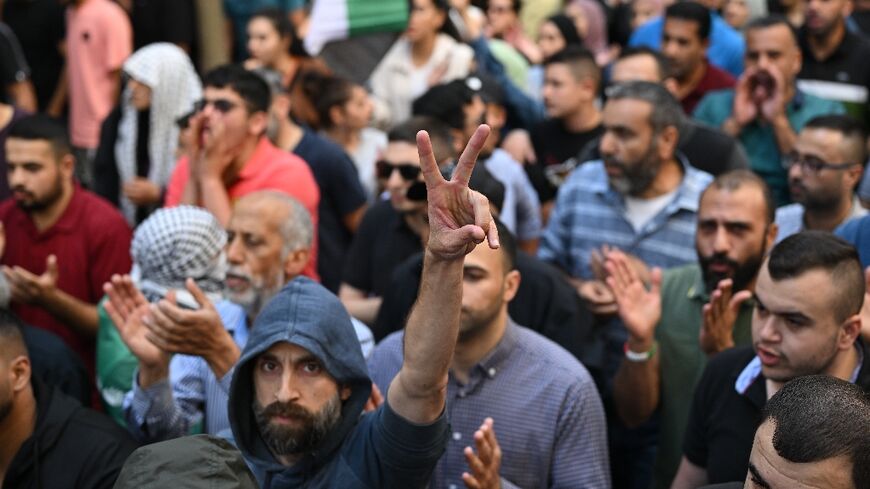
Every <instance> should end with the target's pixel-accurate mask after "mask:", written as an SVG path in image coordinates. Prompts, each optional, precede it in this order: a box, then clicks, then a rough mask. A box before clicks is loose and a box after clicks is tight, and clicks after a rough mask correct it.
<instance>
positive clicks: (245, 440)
mask: <svg viewBox="0 0 870 489" xmlns="http://www.w3.org/2000/svg"><path fill="white" fill-rule="evenodd" d="M282 341H283V342H287V343H292V344H294V345H297V346H301V347H302V348H305V349H306V350H308V351H309V352H311V353H312V354H313V355H314V356H315V357H317V358H318V359H319V360H320V362H321V363H322V364H323V366H324V368H326V371H327V372H329V374H330V375H331V376H332V377H333V378H334V379H335V380H336V382H337V383H338V384H339V388H341V387H342V386H348V387H350V388H351V394H350V397H349V398H348V399H347V400H346V401H344V402H343V403H342V409H341V421H339V424H338V425H337V426H336V428H335V429H334V430H333V432H332V433H330V434H329V435H328V436H327V437H326V438H325V439H324V440H323V442H322V443H321V445H320V447H318V449H317V450H316V451H315V452H313V453H310V454H308V456H306V457H304V458H303V459H301V460H300V461H299V462H298V463H297V464H296V465H294V466H293V467H284V466H283V465H281V464H280V463H279V462H278V461H277V460H276V459H275V457H274V456H273V455H272V453H271V452H270V451H269V448H268V447H267V445H266V442H265V441H263V439H262V437H261V436H260V431H259V428H258V427H257V422H256V420H255V418H254V412H253V408H252V403H253V401H254V399H255V393H254V378H253V374H254V370H253V369H254V365H255V360H256V359H257V357H258V356H259V355H260V354H261V353H263V352H265V351H266V350H268V349H269V348H271V347H272V345H274V344H276V343H279V342H282ZM370 394H371V379H370V378H369V374H368V369H367V368H366V363H365V359H364V358H363V355H362V350H361V349H360V345H359V341H358V340H357V337H356V333H355V332H354V329H353V325H352V324H351V321H350V316H349V315H348V313H347V311H346V310H345V308H344V306H343V305H342V304H341V302H340V301H339V300H338V297H336V296H335V295H333V294H332V293H331V292H329V291H328V290H327V289H326V288H324V287H323V286H321V285H320V284H318V283H316V282H314V281H313V280H311V279H309V278H306V277H297V278H295V279H293V280H291V281H290V283H288V284H287V285H286V286H285V287H284V288H283V289H282V290H281V292H279V293H278V294H277V295H276V296H275V297H273V298H272V300H270V301H269V303H268V304H266V307H264V308H263V310H262V311H261V312H260V314H259V315H258V316H257V318H256V320H255V321H254V325H253V328H252V329H251V334H250V337H249V338H248V342H247V344H246V345H245V349H244V351H242V355H241V357H240V358H239V363H238V364H237V366H236V369H235V373H234V374H233V381H232V384H231V386H230V400H229V418H230V427H231V428H232V430H233V438H234V439H235V442H236V445H237V446H238V447H239V449H240V450H241V452H242V454H243V455H244V456H245V459H246V460H247V461H248V463H249V464H250V465H251V466H252V467H254V470H255V473H261V472H277V471H293V472H299V473H300V474H305V473H312V472H313V471H316V470H317V469H318V468H319V467H320V466H322V465H323V464H324V463H325V462H327V461H328V460H329V459H330V456H331V455H332V454H333V453H334V452H335V451H336V449H338V448H339V447H340V446H341V443H342V441H343V440H344V439H345V437H346V436H347V434H348V433H349V432H350V431H351V430H352V429H353V427H354V426H355V425H356V423H357V421H358V420H359V417H360V415H361V414H362V410H363V406H364V405H365V403H366V401H367V400H368V398H369V395H370ZM303 477H304V475H303Z"/></svg>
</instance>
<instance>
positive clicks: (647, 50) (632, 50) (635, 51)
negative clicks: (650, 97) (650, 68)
mask: <svg viewBox="0 0 870 489" xmlns="http://www.w3.org/2000/svg"><path fill="white" fill-rule="evenodd" d="M634 56H650V57H651V58H653V60H654V61H655V62H656V68H658V71H659V81H665V80H666V79H667V78H670V76H671V66H670V62H669V61H668V59H667V58H665V57H664V55H663V54H662V53H661V52H659V51H656V50H655V49H652V48H651V47H649V46H631V47H627V48H625V49H623V50H622V51H621V52H620V53H619V57H618V58H616V60H617V61H621V60H623V59H628V58H631V57H634Z"/></svg>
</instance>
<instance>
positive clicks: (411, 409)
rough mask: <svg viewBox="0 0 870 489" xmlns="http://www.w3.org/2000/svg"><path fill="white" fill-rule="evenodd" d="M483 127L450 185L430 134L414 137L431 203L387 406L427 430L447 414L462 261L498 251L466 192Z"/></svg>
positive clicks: (477, 202) (485, 214)
mask: <svg viewBox="0 0 870 489" xmlns="http://www.w3.org/2000/svg"><path fill="white" fill-rule="evenodd" d="M489 132H490V129H489V126H486V125H481V126H480V127H478V128H477V131H476V132H475V133H474V136H472V137H471V141H469V143H468V146H466V148H465V151H463V152H462V156H460V157H459V164H458V165H457V167H456V171H455V172H454V173H453V178H452V179H451V180H450V181H445V180H444V178H443V177H442V176H441V173H440V171H439V170H438V165H437V164H436V162H435V157H434V155H433V153H432V143H431V141H430V140H429V135H428V134H427V133H426V132H425V131H420V133H419V134H417V148H418V151H419V154H420V165H421V166H422V168H423V177H424V179H425V180H426V190H427V191H428V201H429V228H430V231H429V242H428V243H427V245H426V252H425V258H424V261H423V276H422V278H421V283H420V294H419V296H418V297H417V303H416V304H415V305H414V309H413V311H412V312H411V316H410V317H409V318H408V323H407V326H406V327H405V355H404V357H405V360H404V363H403V364H402V369H401V370H400V371H399V374H398V375H396V378H395V379H393V382H392V384H390V389H389V392H388V393H387V401H388V402H389V403H390V406H391V407H392V409H393V410H394V411H395V412H396V413H398V414H399V415H400V416H402V417H403V418H405V419H406V420H408V421H411V422H414V423H420V424H427V423H431V422H433V421H435V420H436V419H438V417H439V416H440V415H441V412H442V411H443V410H444V401H445V397H446V394H447V370H448V368H449V366H450V361H451V359H452V357H453V350H454V348H455V347H456V338H457V333H458V330H459V313H460V307H461V302H462V267H463V261H464V258H465V255H466V254H468V253H469V252H470V251H471V250H473V249H474V247H475V246H477V245H478V244H479V243H482V242H483V241H484V240H485V239H486V240H488V242H489V246H490V247H492V248H497V247H498V232H497V231H496V227H495V226H494V225H492V216H491V215H490V213H489V202H488V201H487V199H486V197H484V196H483V195H481V194H479V193H477V192H474V191H472V190H471V189H469V188H468V179H469V177H470V176H471V170H472V168H474V163H475V161H476V160H477V155H478V154H479V153H480V150H481V148H482V147H483V143H484V141H486V138H487V136H489Z"/></svg>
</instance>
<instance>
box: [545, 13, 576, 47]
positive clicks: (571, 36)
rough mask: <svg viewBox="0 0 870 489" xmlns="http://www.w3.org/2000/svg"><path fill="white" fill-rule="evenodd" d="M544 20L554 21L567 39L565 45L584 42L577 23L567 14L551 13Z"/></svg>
mask: <svg viewBox="0 0 870 489" xmlns="http://www.w3.org/2000/svg"><path fill="white" fill-rule="evenodd" d="M544 22H552V23H553V25H555V26H556V29H559V33H560V34H562V38H563V39H565V47H568V46H581V45H582V44H583V38H582V37H580V33H579V32H577V25H576V24H575V23H574V21H573V20H571V18H570V17H568V16H567V15H565V14H556V15H551V16H550V17H547V20H545V21H544Z"/></svg>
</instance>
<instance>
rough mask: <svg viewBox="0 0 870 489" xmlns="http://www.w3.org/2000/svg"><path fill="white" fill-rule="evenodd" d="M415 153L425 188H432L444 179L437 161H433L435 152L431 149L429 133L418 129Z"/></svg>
mask: <svg viewBox="0 0 870 489" xmlns="http://www.w3.org/2000/svg"><path fill="white" fill-rule="evenodd" d="M417 154H418V155H419V156H420V169H422V170H423V181H425V182H426V188H432V187H434V186H436V185H437V184H439V183H441V182H443V181H444V177H443V176H442V175H441V170H439V169H438V162H437V161H435V152H434V151H433V150H432V140H431V139H429V133H428V132H426V131H419V132H418V133H417Z"/></svg>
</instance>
